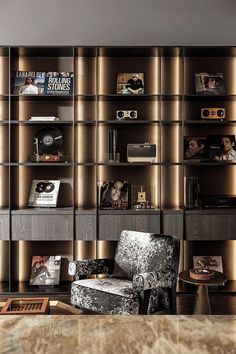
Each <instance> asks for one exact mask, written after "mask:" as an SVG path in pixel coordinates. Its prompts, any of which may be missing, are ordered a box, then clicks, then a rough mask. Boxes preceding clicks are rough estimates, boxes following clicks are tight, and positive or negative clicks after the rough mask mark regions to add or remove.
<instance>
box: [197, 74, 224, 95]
mask: <svg viewBox="0 0 236 354" xmlns="http://www.w3.org/2000/svg"><path fill="white" fill-rule="evenodd" d="M195 88H196V93H202V94H204V95H223V94H225V84H224V75H223V74H222V73H216V74H209V73H196V74H195Z"/></svg>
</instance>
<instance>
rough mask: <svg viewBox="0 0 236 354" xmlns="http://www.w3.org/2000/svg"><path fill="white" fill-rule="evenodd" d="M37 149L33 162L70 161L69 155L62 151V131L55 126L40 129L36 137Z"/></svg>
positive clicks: (32, 157)
mask: <svg viewBox="0 0 236 354" xmlns="http://www.w3.org/2000/svg"><path fill="white" fill-rule="evenodd" d="M34 146H35V151H34V155H33V156H31V158H30V160H31V161H32V162H68V156H65V155H63V154H62V153H61V151H60V150H61V149H62V147H63V136H62V132H61V131H60V130H59V129H57V128H55V127H46V128H42V129H40V130H39V131H38V132H37V134H36V135H35V137H34Z"/></svg>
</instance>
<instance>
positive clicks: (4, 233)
mask: <svg viewBox="0 0 236 354" xmlns="http://www.w3.org/2000/svg"><path fill="white" fill-rule="evenodd" d="M0 240H9V216H8V215H0Z"/></svg>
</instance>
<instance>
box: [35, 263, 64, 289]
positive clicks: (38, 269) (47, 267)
mask: <svg viewBox="0 0 236 354" xmlns="http://www.w3.org/2000/svg"><path fill="white" fill-rule="evenodd" d="M60 269H61V256H33V257H32V263H31V274H30V285H58V284H59V282H60Z"/></svg>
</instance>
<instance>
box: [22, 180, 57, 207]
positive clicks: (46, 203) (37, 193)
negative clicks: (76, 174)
mask: <svg viewBox="0 0 236 354" xmlns="http://www.w3.org/2000/svg"><path fill="white" fill-rule="evenodd" d="M59 187H60V181H59V180H39V179H34V180H33V181H32V185H31V191H30V196H29V202H28V206H30V207H42V208H55V207H56V206H57V200H58V193H59Z"/></svg>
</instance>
